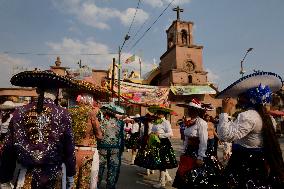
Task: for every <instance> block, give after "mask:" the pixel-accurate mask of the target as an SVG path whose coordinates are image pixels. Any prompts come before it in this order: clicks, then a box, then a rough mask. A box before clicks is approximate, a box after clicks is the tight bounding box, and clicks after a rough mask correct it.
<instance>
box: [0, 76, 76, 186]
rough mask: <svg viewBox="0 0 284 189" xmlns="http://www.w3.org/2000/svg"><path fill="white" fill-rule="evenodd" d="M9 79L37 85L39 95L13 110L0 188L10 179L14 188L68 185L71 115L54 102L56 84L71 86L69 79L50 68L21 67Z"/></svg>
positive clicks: (72, 171)
mask: <svg viewBox="0 0 284 189" xmlns="http://www.w3.org/2000/svg"><path fill="white" fill-rule="evenodd" d="M11 83H12V84H13V85H16V86H22V87H37V92H38V95H39V96H38V100H37V101H35V102H31V103H29V104H27V105H25V106H22V107H20V108H18V109H17V110H16V111H15V112H14V113H13V118H12V119H11V121H10V125H9V127H8V132H7V136H6V138H5V141H4V147H3V153H2V157H1V161H2V164H1V167H0V183H1V187H0V188H3V189H11V188H12V187H11V183H13V187H14V188H17V189H18V188H23V189H26V188H31V189H39V188H40V189H55V188H62V187H63V188H67V189H71V188H72V185H73V176H74V175H75V173H76V170H75V153H74V151H75V149H74V140H73V133H72V128H71V118H70V115H69V113H68V112H67V110H65V109H64V108H61V107H59V106H58V105H56V104H55V101H57V100H56V98H57V96H58V88H67V87H72V86H73V84H72V82H71V80H70V79H69V78H66V77H64V76H60V75H57V74H55V73H53V72H52V71H25V72H20V73H18V74H16V75H14V76H13V77H12V78H11ZM47 83H48V86H47V85H46V84H47ZM47 87H48V88H47ZM62 164H64V165H65V167H66V169H62ZM62 172H64V174H63V175H64V176H63V179H62V180H61V178H62ZM65 177H66V180H65V179H64V178H65Z"/></svg>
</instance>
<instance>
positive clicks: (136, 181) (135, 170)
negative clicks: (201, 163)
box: [117, 137, 284, 189]
mask: <svg viewBox="0 0 284 189" xmlns="http://www.w3.org/2000/svg"><path fill="white" fill-rule="evenodd" d="M171 142H172V146H173V148H174V150H175V152H176V157H177V160H178V161H179V156H180V153H181V149H182V148H181V147H182V141H181V140H180V139H172V140H171ZM279 142H280V145H281V149H282V155H283V156H284V137H280V138H279ZM221 155H222V149H221V148H219V149H218V156H219V157H220V159H221ZM130 161H131V151H129V152H126V151H125V152H124V153H123V158H122V164H121V171H120V176H119V180H118V183H117V189H147V188H153V187H152V185H153V184H156V183H157V182H158V179H159V171H155V173H154V174H152V175H149V176H147V175H146V169H144V168H140V167H138V166H135V165H130ZM168 171H169V173H170V175H171V177H172V179H174V178H175V174H176V171H177V168H175V169H170V170H168ZM166 188H167V189H173V187H171V184H170V183H167V185H166Z"/></svg>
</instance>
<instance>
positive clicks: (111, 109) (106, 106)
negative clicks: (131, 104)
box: [101, 103, 125, 115]
mask: <svg viewBox="0 0 284 189" xmlns="http://www.w3.org/2000/svg"><path fill="white" fill-rule="evenodd" d="M101 110H102V111H107V112H110V113H114V114H120V115H123V114H125V110H124V109H123V108H122V107H120V106H117V105H115V104H114V103H109V104H104V105H102V107H101Z"/></svg>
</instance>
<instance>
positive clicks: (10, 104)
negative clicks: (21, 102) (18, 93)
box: [0, 100, 16, 110]
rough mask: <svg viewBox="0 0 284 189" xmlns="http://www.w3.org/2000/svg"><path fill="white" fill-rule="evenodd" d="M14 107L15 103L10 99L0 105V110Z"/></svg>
mask: <svg viewBox="0 0 284 189" xmlns="http://www.w3.org/2000/svg"><path fill="white" fill-rule="evenodd" d="M15 108H16V105H15V103H14V102H12V101H10V100H7V101H5V102H4V103H3V104H1V105H0V110H12V109H15Z"/></svg>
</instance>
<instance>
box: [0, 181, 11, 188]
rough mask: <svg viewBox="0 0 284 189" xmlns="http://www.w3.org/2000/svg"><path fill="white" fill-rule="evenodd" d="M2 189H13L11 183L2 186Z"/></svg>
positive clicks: (0, 186) (0, 185)
mask: <svg viewBox="0 0 284 189" xmlns="http://www.w3.org/2000/svg"><path fill="white" fill-rule="evenodd" d="M0 189H12V186H11V184H10V182H6V183H3V184H0Z"/></svg>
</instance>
